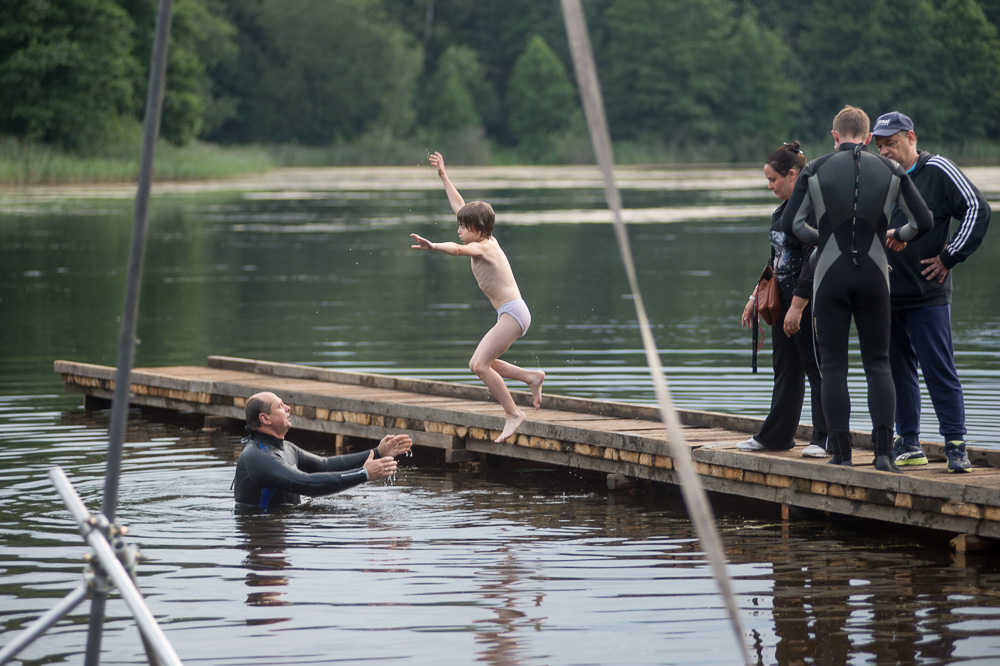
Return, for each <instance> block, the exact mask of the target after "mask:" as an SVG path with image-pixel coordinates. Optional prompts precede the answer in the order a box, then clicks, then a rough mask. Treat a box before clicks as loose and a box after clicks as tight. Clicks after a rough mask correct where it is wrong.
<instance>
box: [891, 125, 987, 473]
mask: <svg viewBox="0 0 1000 666" xmlns="http://www.w3.org/2000/svg"><path fill="white" fill-rule="evenodd" d="M872 134H874V135H875V143H876V145H877V146H878V149H879V153H880V154H881V155H882V156H883V157H888V158H889V159H890V160H893V161H895V162H897V163H898V164H899V165H900V166H901V167H903V169H904V170H905V171H906V173H907V174H908V175H909V176H910V178H911V179H912V180H913V184H914V185H915V186H916V188H917V191H918V192H920V196H922V197H923V199H924V201H925V202H926V203H927V207H928V208H930V210H931V214H933V215H934V227H933V228H932V229H931V231H930V233H928V234H927V235H926V236H924V237H923V238H921V239H919V240H917V241H913V242H911V243H907V244H906V245H905V247H903V248H901V249H902V251H901V252H890V253H889V267H890V268H891V272H890V273H889V282H890V286H891V306H892V333H891V337H890V344H889V365H890V367H891V369H892V382H893V384H894V385H895V387H896V433H897V437H896V438H895V439H894V440H893V446H892V455H893V458H894V459H895V461H896V464H897V465H926V464H927V455H926V454H925V453H924V450H923V449H922V448H921V447H920V384H919V380H918V375H917V364H919V365H920V369H921V370H923V375H924V382H926V384H927V392H928V393H929V394H930V397H931V403H932V404H933V405H934V413H935V414H937V419H938V426H939V428H940V432H941V436H942V437H944V441H945V449H944V452H945V457H946V458H947V459H948V466H947V469H948V471H949V472H968V471H969V470H970V469H971V468H972V465H971V464H970V463H969V457H968V455H966V453H965V433H966V429H965V397H964V395H963V394H962V383H961V382H960V381H959V379H958V371H957V370H956V369H955V350H954V347H953V345H952V339H951V270H952V269H953V268H954V267H955V266H956V265H958V264H959V262H962V261H965V260H966V259H968V258H969V255H971V254H972V253H973V252H974V251H975V250H976V248H978V247H979V244H980V243H982V242H983V237H985V236H986V230H987V228H988V227H989V224H990V205H989V204H988V203H987V202H986V199H985V198H983V195H982V193H980V191H979V190H978V189H976V186H975V185H973V184H972V183H970V182H969V179H968V178H966V177H965V174H964V173H962V170H961V169H959V168H958V167H957V166H955V165H954V164H953V163H952V162H951V160H949V159H948V158H946V157H942V156H941V155H934V154H932V153H927V152H924V151H922V150H917V135H916V134H915V133H914V131H913V121H912V120H910V118H909V116H905V115H903V114H902V113H899V112H898V111H891V112H889V113H886V114H883V115H881V116H879V118H878V120H876V121H875V129H874V131H873V132H872ZM952 218H954V219H955V220H958V228H957V229H956V230H955V234H954V235H951V237H950V238H949V235H950V232H951V220H952ZM904 222H905V220H904V218H903V215H902V213H900V211H899V209H895V208H894V209H893V211H892V217H891V218H890V219H889V228H890V229H893V228H896V227H899V226H901V225H902V224H903V223H904ZM887 243H888V244H889V247H890V248H892V247H893V245H892V244H893V241H891V240H889V241H887ZM893 249H896V248H893Z"/></svg>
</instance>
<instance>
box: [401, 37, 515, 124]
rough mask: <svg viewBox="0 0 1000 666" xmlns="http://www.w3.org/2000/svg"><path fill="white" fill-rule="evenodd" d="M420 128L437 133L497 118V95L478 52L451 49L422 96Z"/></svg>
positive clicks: (441, 59) (423, 89)
mask: <svg viewBox="0 0 1000 666" xmlns="http://www.w3.org/2000/svg"><path fill="white" fill-rule="evenodd" d="M419 100H420V106H421V114H420V116H421V126H422V127H424V128H426V129H429V130H436V131H443V132H449V131H459V130H461V129H463V128H466V127H472V128H476V127H481V126H482V125H483V119H484V118H492V117H495V116H496V115H497V111H498V110H497V98H496V93H495V92H494V91H493V88H492V87H491V86H490V84H489V82H488V81H487V80H486V76H485V72H484V71H483V66H482V65H481V64H480V63H479V60H478V59H477V57H476V52H475V50H473V49H472V48H471V47H468V46H449V47H448V48H447V49H445V51H444V53H442V54H441V57H439V58H438V61H437V66H436V68H435V69H434V72H433V73H432V74H431V76H430V78H429V80H428V82H427V84H426V86H424V87H423V88H422V89H421V95H420V96H419Z"/></svg>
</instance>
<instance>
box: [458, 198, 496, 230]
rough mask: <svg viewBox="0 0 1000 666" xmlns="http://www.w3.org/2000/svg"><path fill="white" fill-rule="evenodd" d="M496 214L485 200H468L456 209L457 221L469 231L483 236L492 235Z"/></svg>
mask: <svg viewBox="0 0 1000 666" xmlns="http://www.w3.org/2000/svg"><path fill="white" fill-rule="evenodd" d="M495 221H496V214H495V213H494V212H493V206H491V205H489V204H488V203H486V202H485V201H470V202H469V203H467V204H465V205H464V206H462V207H461V208H460V209H459V211H458V223H459V224H460V225H462V226H463V227H465V228H466V229H468V230H470V231H474V232H476V233H478V234H479V235H480V236H482V237H483V238H489V237H490V236H492V235H493V223H494V222H495Z"/></svg>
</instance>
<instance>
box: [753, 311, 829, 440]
mask: <svg viewBox="0 0 1000 666" xmlns="http://www.w3.org/2000/svg"><path fill="white" fill-rule="evenodd" d="M788 305H790V304H783V305H782V308H781V319H779V320H778V321H776V322H774V326H772V327H771V345H772V350H773V351H772V352H771V366H772V367H773V368H774V389H773V390H772V391H771V411H770V412H769V413H768V415H767V418H766V419H764V425H762V426H761V428H760V431H759V432H757V434H756V435H754V439H756V440H757V441H758V442H760V443H761V444H763V445H764V446H766V447H767V448H769V449H782V450H783V449H790V448H792V447H793V446H795V430H796V429H797V428H798V427H799V419H800V418H801V416H802V400H803V398H804V397H805V378H806V377H808V378H809V388H810V398H811V401H812V424H813V435H812V441H811V443H812V444H819V445H820V446H823V445H824V443H825V442H826V419H825V418H824V416H823V399H822V395H821V382H820V374H819V367H818V365H817V363H816V356H817V352H816V351H815V346H814V345H813V327H812V308H811V307H810V306H808V305H807V306H806V309H805V310H804V311H803V312H802V324H801V328H799V332H798V333H796V334H795V335H793V336H792V337H788V336H786V335H785V331H784V330H783V328H782V327H783V324H784V321H785V313H787V312H788Z"/></svg>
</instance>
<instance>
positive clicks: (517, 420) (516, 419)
mask: <svg viewBox="0 0 1000 666" xmlns="http://www.w3.org/2000/svg"><path fill="white" fill-rule="evenodd" d="M527 418H528V415H527V414H525V413H524V412H522V411H521V410H518V411H517V414H516V415H515V416H508V417H507V422H506V423H504V424H503V432H501V433H500V436H499V437H497V438H496V439H494V440H493V441H494V442H495V443H497V444H499V443H500V442H503V441H505V440H506V439H507V438H508V437H510V436H511V435H513V434H514V433H515V432H517V429H518V428H520V427H521V424H522V423H524V420H525V419H527Z"/></svg>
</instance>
